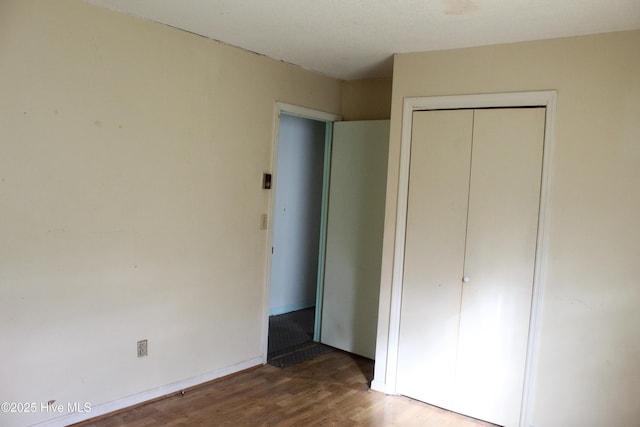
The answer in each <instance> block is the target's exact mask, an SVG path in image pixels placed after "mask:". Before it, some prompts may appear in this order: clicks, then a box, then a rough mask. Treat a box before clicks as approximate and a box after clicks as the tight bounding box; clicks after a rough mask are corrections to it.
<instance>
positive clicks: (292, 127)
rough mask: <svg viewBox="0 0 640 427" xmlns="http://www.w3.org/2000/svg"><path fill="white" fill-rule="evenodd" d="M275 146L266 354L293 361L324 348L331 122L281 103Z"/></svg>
mask: <svg viewBox="0 0 640 427" xmlns="http://www.w3.org/2000/svg"><path fill="white" fill-rule="evenodd" d="M276 109H277V116H276V122H275V129H276V134H275V137H274V150H273V153H274V154H273V155H274V158H273V165H274V167H273V173H274V179H273V181H274V194H273V195H272V198H271V205H272V206H271V218H272V221H271V227H270V238H269V246H270V247H269V248H268V252H269V253H270V255H271V257H270V262H268V265H269V266H270V268H269V275H268V278H269V280H268V281H269V287H268V289H269V293H268V298H266V300H267V304H268V307H267V313H268V321H267V322H266V326H267V333H266V335H267V337H266V338H267V339H266V343H265V344H267V345H266V348H265V353H264V354H265V355H266V361H267V362H268V363H271V364H273V365H276V366H281V367H284V366H289V365H291V364H294V363H297V362H298V361H302V360H306V359H308V358H311V357H314V356H315V355H317V354H321V353H322V352H326V351H327V349H328V348H326V347H324V346H322V345H321V344H319V343H318V342H317V341H319V333H320V322H321V316H320V314H321V306H322V283H323V277H322V275H323V273H324V251H325V238H326V213H327V198H328V172H329V162H330V153H331V130H332V123H333V121H335V120H338V119H339V117H338V116H335V115H331V114H326V113H321V112H316V111H313V110H308V109H304V108H300V107H295V106H291V105H286V104H277V106H276Z"/></svg>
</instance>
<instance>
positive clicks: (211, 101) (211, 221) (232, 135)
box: [0, 0, 341, 426]
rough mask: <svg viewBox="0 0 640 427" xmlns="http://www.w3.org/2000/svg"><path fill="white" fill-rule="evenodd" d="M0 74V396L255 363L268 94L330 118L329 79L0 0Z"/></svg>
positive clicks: (63, 10) (116, 387)
mask: <svg viewBox="0 0 640 427" xmlns="http://www.w3.org/2000/svg"><path fill="white" fill-rule="evenodd" d="M0 76H1V78H0V94H1V95H0V129H1V135H2V136H1V141H0V218H1V219H0V242H1V243H0V337H2V344H1V346H2V351H1V352H0V384H1V386H0V389H1V391H2V393H1V394H2V396H1V397H2V399H1V400H2V401H16V402H38V405H39V402H47V401H48V400H50V399H55V400H56V401H57V402H59V403H63V404H65V405H66V402H90V403H92V404H93V405H100V404H103V403H105V402H111V401H114V400H115V399H120V398H126V397H127V396H130V395H133V394H136V393H139V392H145V391H147V390H152V389H156V388H157V387H161V386H165V385H167V384H170V383H173V382H176V381H182V380H185V379H189V378H192V377H195V376H198V375H203V374H207V373H215V372H219V370H220V369H222V370H224V369H228V368H229V369H233V366H234V364H238V363H243V362H247V361H249V363H255V360H258V359H260V358H261V357H262V348H263V347H262V342H263V338H264V337H263V336H262V334H263V320H264V318H265V317H264V316H265V313H264V312H263V306H264V274H265V257H266V254H265V246H266V237H267V235H266V232H265V231H262V230H260V229H259V224H260V214H261V213H265V212H267V210H268V202H269V200H268V198H269V195H270V193H269V192H268V191H264V190H262V189H261V176H262V173H263V172H264V171H267V170H269V169H270V162H271V143H272V134H273V117H274V107H275V102H276V101H283V102H287V103H291V104H297V105H302V106H305V107H308V108H313V109H318V110H323V111H328V112H332V113H339V112H340V107H341V105H340V103H341V97H340V95H341V82H340V81H337V80H333V79H330V78H326V77H322V76H319V75H316V74H312V73H309V72H306V71H303V70H302V69H300V68H298V67H295V66H291V65H287V64H284V63H282V62H278V61H273V60H270V59H268V58H266V57H263V56H259V55H255V54H252V53H248V52H245V51H242V50H239V49H236V48H232V47H228V46H225V45H221V44H219V43H216V42H214V41H211V40H207V39H204V38H201V37H197V36H194V35H192V34H188V33H186V32H181V31H178V30H175V29H171V28H168V27H164V26H161V25H158V24H154V23H150V22H146V21H143V20H139V19H136V18H132V17H128V16H125V15H121V14H116V13H113V12H110V11H107V10H104V9H100V8H96V7H93V6H90V5H87V4H85V3H83V2H81V1H79V0H65V1H56V2H51V1H47V0H38V1H28V2H27V1H21V0H4V1H2V2H0ZM144 338H146V339H148V340H149V356H148V357H147V358H144V359H137V358H136V350H135V348H136V341H137V340H140V339H144ZM260 360H261V359H260ZM55 415H56V414H46V413H42V412H40V411H39V410H38V413H36V414H31V415H28V414H25V415H8V414H0V424H1V425H3V426H8V425H9V426H10V425H20V426H22V425H26V424H30V423H33V422H36V421H38V420H42V419H46V418H51V417H54V416H55Z"/></svg>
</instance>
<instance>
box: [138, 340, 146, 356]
mask: <svg viewBox="0 0 640 427" xmlns="http://www.w3.org/2000/svg"><path fill="white" fill-rule="evenodd" d="M137 347H138V357H145V356H146V355H147V340H142V341H138V345H137Z"/></svg>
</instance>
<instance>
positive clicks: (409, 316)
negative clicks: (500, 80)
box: [396, 110, 473, 407]
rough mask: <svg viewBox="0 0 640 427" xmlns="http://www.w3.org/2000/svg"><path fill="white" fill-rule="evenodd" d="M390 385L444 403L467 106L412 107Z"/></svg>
mask: <svg viewBox="0 0 640 427" xmlns="http://www.w3.org/2000/svg"><path fill="white" fill-rule="evenodd" d="M413 114H414V116H413V129H412V143H411V166H410V178H409V181H410V185H409V196H408V213H407V231H406V246H405V264H404V277H403V288H402V310H401V319H400V340H399V349H398V372H397V383H396V386H397V390H398V392H399V393H401V394H405V395H407V396H411V397H414V398H417V399H419V400H422V401H425V402H429V403H431V404H434V405H438V406H443V407H448V406H449V405H450V404H451V398H452V392H453V388H452V387H453V384H454V381H453V379H454V372H455V361H456V347H457V340H458V327H459V309H460V298H461V282H460V277H461V276H462V271H463V259H464V248H465V228H466V220H467V202H468V190H469V168H470V161H471V132H472V127H473V126H472V123H473V112H472V111H470V110H450V111H420V112H415V113H413Z"/></svg>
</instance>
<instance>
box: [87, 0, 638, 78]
mask: <svg viewBox="0 0 640 427" xmlns="http://www.w3.org/2000/svg"><path fill="white" fill-rule="evenodd" d="M86 1H88V2H89V3H93V4H96V5H99V6H104V7H107V8H109V9H113V10H116V11H120V12H124V13H127V14H131V15H135V16H139V17H142V18H145V19H148V20H152V21H157V22H160V23H162V24H166V25H170V26H172V27H176V28H180V29H183V30H186V31H189V32H192V33H196V34H200V35H202V36H205V37H209V38H211V39H215V40H219V41H222V42H224V43H227V44H230V45H234V46H238V47H241V48H244V49H247V50H250V51H253V52H257V53H260V54H263V55H266V56H269V57H271V58H274V59H278V60H282V61H286V62H290V63H293V64H297V65H300V66H301V67H303V68H306V69H308V70H313V71H317V72H320V73H323V74H326V75H329V76H331V77H335V78H339V79H344V80H353V79H359V78H368V77H387V76H391V72H392V55H393V54H394V53H402V52H419V51H429V50H441V49H452V48H459V47H469V46H481V45H489V44H497V43H511V42H519V41H525V40H538V39H547V38H556V37H567V36H575V35H585V34H595V33H604V32H610V31H620V30H631V29H638V28H640V0H86ZM638 48H639V49H640V46H639V47H638Z"/></svg>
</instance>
